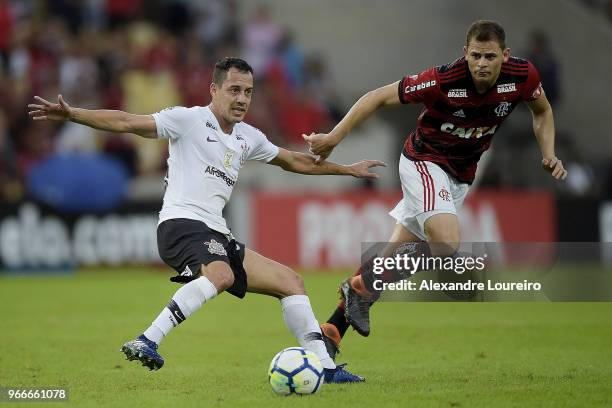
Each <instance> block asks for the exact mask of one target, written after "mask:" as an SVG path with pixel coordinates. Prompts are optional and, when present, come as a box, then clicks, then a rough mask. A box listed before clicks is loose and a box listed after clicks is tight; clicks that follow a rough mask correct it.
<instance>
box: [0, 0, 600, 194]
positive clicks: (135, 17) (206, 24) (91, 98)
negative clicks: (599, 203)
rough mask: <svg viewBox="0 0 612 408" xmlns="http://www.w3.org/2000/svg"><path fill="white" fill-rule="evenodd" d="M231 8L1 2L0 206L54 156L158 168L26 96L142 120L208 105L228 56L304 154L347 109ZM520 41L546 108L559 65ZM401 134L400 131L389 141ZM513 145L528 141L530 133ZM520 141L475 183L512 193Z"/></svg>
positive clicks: (111, 1)
mask: <svg viewBox="0 0 612 408" xmlns="http://www.w3.org/2000/svg"><path fill="white" fill-rule="evenodd" d="M239 7H240V3H239V2H237V1H233V0H207V1H197V0H191V1H190V0H182V1H169V0H168V1H164V0H156V1H144V0H83V1H78V0H54V1H39V0H22V1H11V0H0V68H1V69H0V199H1V200H2V201H3V202H18V201H21V200H23V199H24V198H26V197H28V195H29V194H30V193H31V191H29V190H31V189H34V190H35V187H29V186H30V184H32V180H30V181H29V179H32V178H37V179H39V180H41V181H40V183H42V184H45V183H46V184H48V182H47V181H46V180H45V178H44V175H45V174H46V172H45V171H44V169H43V170H40V171H39V173H40V175H39V177H31V176H32V171H33V169H35V168H36V167H37V166H38V165H39V164H40V163H42V162H44V161H45V160H48V159H49V158H50V157H53V156H55V155H65V154H83V153H86V154H93V155H99V156H101V155H104V157H109V156H110V157H113V158H114V159H115V161H117V160H118V162H120V163H121V164H122V168H123V171H124V173H125V177H126V178H127V179H128V180H133V179H138V178H144V177H147V176H154V177H155V178H157V179H160V178H161V176H162V175H163V173H164V172H165V167H166V164H165V160H166V157H167V151H166V149H167V145H166V143H164V142H158V143H155V142H150V141H145V140H142V139H140V138H137V137H134V136H133V135H124V134H102V133H101V132H96V131H93V130H91V129H89V128H86V127H84V126H80V125H75V124H73V123H64V124H57V123H48V122H33V121H31V120H29V118H28V116H27V109H26V106H27V104H28V103H31V101H32V97H33V96H34V95H40V96H42V97H44V98H48V99H49V98H51V99H52V101H55V98H56V95H57V94H58V93H61V94H62V95H63V96H64V98H65V99H66V100H67V101H68V103H70V104H71V105H72V106H78V107H85V108H105V109H121V110H125V111H128V112H132V113H141V114H143V113H152V112H155V111H158V110H160V109H162V108H164V107H167V106H173V105H182V106H194V105H206V104H208V103H209V101H210V95H209V85H210V82H211V78H212V69H213V66H214V63H215V61H216V60H218V59H219V58H221V57H223V56H232V55H234V56H241V57H243V58H245V59H246V60H247V61H248V62H249V63H250V64H251V65H252V66H253V68H254V71H255V80H256V84H255V100H254V103H253V104H252V105H251V110H250V112H249V115H248V118H247V120H248V122H249V123H251V124H253V125H254V126H256V127H258V128H260V129H262V130H263V131H264V132H265V133H266V134H267V136H268V137H269V139H270V140H272V141H273V142H274V143H277V144H280V145H283V146H287V145H296V146H297V145H299V146H300V147H299V149H298V150H304V144H303V142H302V139H301V134H302V133H307V132H311V131H314V132H324V131H329V130H330V129H331V128H332V127H333V125H334V124H335V123H337V121H338V120H339V119H340V118H341V117H342V115H343V113H344V112H343V109H346V106H342V104H341V103H340V102H339V100H338V97H337V92H336V90H335V89H334V83H333V78H332V77H331V75H330V72H329V70H328V67H327V65H326V61H325V58H324V57H322V56H321V55H320V54H318V53H316V52H309V53H306V52H304V50H303V48H302V47H300V44H299V42H298V41H296V40H294V38H293V37H292V33H291V30H290V29H288V28H287V27H283V26H282V25H281V24H279V23H278V22H277V21H275V20H274V18H273V17H272V14H271V13H270V10H269V9H268V8H266V7H265V6H263V5H261V6H257V7H254V8H253V9H252V11H251V12H250V13H249V15H248V18H246V19H242V21H241V19H240V18H239V15H240V13H239V10H238V8H239ZM529 41H530V42H529V44H528V45H527V46H526V47H525V50H524V51H525V53H526V55H525V54H523V55H525V56H526V57H528V58H529V59H531V60H532V61H533V62H534V64H535V65H536V66H537V67H538V69H539V70H540V72H541V74H542V78H543V84H544V88H545V89H546V93H547V95H548V98H549V99H550V100H551V102H552V104H553V106H554V105H555V104H557V103H559V101H560V100H561V99H562V95H563V90H562V84H561V80H560V76H559V66H558V63H557V61H556V59H555V56H554V54H553V53H552V52H551V50H550V47H549V44H548V38H547V37H546V34H545V33H544V32H541V31H534V32H533V33H532V35H531V37H530V40H529ZM524 133H525V132H524ZM406 134H407V131H406V129H402V130H400V131H398V143H399V142H401V140H403V138H404V137H405V135H406ZM522 137H525V138H529V140H531V141H532V139H533V135H532V134H529V132H527V133H525V134H524V136H522ZM559 140H560V144H561V152H563V153H566V154H568V155H569V156H570V157H574V158H576V157H578V156H579V153H577V152H575V151H574V150H575V149H574V146H573V141H572V138H571V137H570V136H568V135H564V134H563V132H562V131H561V132H559ZM527 145H528V146H529V147H528V149H531V150H533V144H532V143H531V144H525V145H521V143H520V142H519V143H517V140H516V139H512V141H511V142H510V141H508V142H507V148H508V149H509V150H506V151H510V152H511V153H512V154H506V156H503V154H502V156H501V158H497V159H496V160H500V161H501V163H502V164H501V165H500V166H496V168H495V169H493V170H492V171H487V174H486V176H485V178H484V179H483V184H484V185H486V186H488V187H491V186H493V187H495V186H499V185H506V186H511V187H521V185H520V184H518V183H519V182H520V181H519V180H523V179H524V178H522V176H521V177H517V172H508V171H503V169H507V168H511V166H513V163H512V161H514V160H516V157H514V156H513V154H514V153H515V152H516V149H517V148H522V146H527ZM500 146H502V149H503V146H504V142H500ZM513 149H514V150H513ZM531 153H533V154H535V155H537V154H538V152H537V151H534V152H531ZM563 157H567V156H563ZM504 160H507V161H508V162H507V163H506V164H503V162H504ZM536 160H537V157H536ZM575 162H576V164H575V165H574V166H573V167H574V170H573V171H572V166H571V165H570V174H571V175H572V177H574V179H573V181H571V184H570V187H569V188H566V189H565V191H569V192H570V193H575V194H600V193H601V192H602V187H601V186H597V185H596V183H595V179H596V177H595V175H594V173H593V172H594V170H593V169H592V168H591V167H589V166H585V165H582V164H578V163H580V160H578V159H576V160H575ZM89 167H91V168H93V166H88V165H87V164H85V168H89ZM496 169H497V170H498V171H495V170H496ZM68 171H71V170H70V169H68ZM74 171H76V172H79V171H78V169H76V170H75V169H72V172H74ZM604 173H605V171H604ZM576 177H577V178H576ZM605 179H606V178H604V180H605ZM107 183H108V182H107ZM604 183H605V181H604ZM102 184H104V183H102ZM527 186H529V185H528V184H527ZM77 193H82V192H77ZM47 194H53V192H50V193H49V192H47Z"/></svg>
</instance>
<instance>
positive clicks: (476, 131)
mask: <svg viewBox="0 0 612 408" xmlns="http://www.w3.org/2000/svg"><path fill="white" fill-rule="evenodd" d="M440 130H441V131H442V132H444V133H450V134H451V135H454V136H459V137H460V138H462V139H469V138H470V137H475V138H476V139H480V138H481V137H483V136H487V135H492V134H494V133H495V131H496V130H497V125H495V126H493V127H491V126H483V127H476V128H467V129H466V128H462V127H455V125H453V124H452V123H449V122H446V123H443V124H442V126H440Z"/></svg>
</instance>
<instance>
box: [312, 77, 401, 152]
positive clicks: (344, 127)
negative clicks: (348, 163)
mask: <svg viewBox="0 0 612 408" xmlns="http://www.w3.org/2000/svg"><path fill="white" fill-rule="evenodd" d="M398 85H399V82H395V83H392V84H389V85H386V86H383V87H381V88H378V89H375V90H373V91H370V92H368V93H366V94H365V95H363V96H362V97H361V98H359V100H358V101H357V102H355V104H354V105H353V106H352V107H351V109H350V110H349V111H348V113H347V114H346V115H345V116H344V118H342V120H341V121H340V122H339V123H338V124H337V125H336V127H334V129H333V130H332V131H331V132H329V133H328V134H325V133H319V134H313V135H308V136H307V135H302V137H303V138H304V140H306V142H307V143H308V145H309V147H310V152H311V153H312V154H314V155H317V156H319V159H318V161H323V160H325V159H326V158H327V157H329V155H330V154H331V152H332V150H333V149H334V147H336V145H338V144H339V143H340V142H341V141H342V139H344V138H345V137H346V135H348V134H349V132H350V131H351V130H353V129H354V128H355V127H356V126H357V125H359V124H360V123H361V122H363V121H364V120H366V119H367V118H368V117H370V115H372V113H374V112H375V111H376V110H377V109H379V108H381V107H383V106H392V105H399V104H400V103H401V101H400V99H399V95H398V93H397V88H398Z"/></svg>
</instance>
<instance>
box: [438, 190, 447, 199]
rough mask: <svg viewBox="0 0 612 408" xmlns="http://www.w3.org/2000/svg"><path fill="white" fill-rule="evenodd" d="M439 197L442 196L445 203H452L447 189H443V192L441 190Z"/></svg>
mask: <svg viewBox="0 0 612 408" xmlns="http://www.w3.org/2000/svg"><path fill="white" fill-rule="evenodd" d="M438 195H439V196H440V198H441V199H443V200H444V201H450V193H449V192H448V190H447V189H445V188H442V190H440V192H439V193H438Z"/></svg>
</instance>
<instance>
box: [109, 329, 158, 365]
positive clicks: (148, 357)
mask: <svg viewBox="0 0 612 408" xmlns="http://www.w3.org/2000/svg"><path fill="white" fill-rule="evenodd" d="M119 351H121V352H122V353H123V354H125V358H126V360H129V361H132V360H138V361H140V362H141V363H142V365H143V366H145V367H148V368H149V370H159V369H160V368H162V366H163V365H164V359H163V358H162V356H160V355H159V353H158V352H157V343H155V342H154V341H151V340H149V339H147V338H146V337H145V335H144V334H141V335H140V336H138V337H137V338H136V339H134V340H130V341H128V342H127V343H125V344H124V345H123V346H121V350H119Z"/></svg>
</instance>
